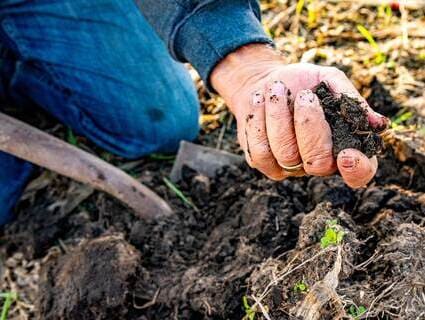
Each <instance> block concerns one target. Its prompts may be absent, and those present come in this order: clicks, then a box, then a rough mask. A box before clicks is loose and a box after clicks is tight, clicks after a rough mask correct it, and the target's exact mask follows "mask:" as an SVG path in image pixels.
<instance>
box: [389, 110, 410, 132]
mask: <svg viewBox="0 0 425 320" xmlns="http://www.w3.org/2000/svg"><path fill="white" fill-rule="evenodd" d="M412 117H413V112H411V111H406V112H402V113H400V114H397V115H395V116H394V117H393V118H392V119H391V128H393V129H395V128H397V127H399V126H401V125H402V124H403V123H404V122H406V121H407V120H409V119H411V118H412Z"/></svg>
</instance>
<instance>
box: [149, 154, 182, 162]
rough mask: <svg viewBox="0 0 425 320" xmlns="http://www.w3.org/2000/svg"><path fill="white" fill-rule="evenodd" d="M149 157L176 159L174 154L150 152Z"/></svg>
mask: <svg viewBox="0 0 425 320" xmlns="http://www.w3.org/2000/svg"><path fill="white" fill-rule="evenodd" d="M149 158H150V159H152V160H160V161H172V160H175V159H176V156H175V155H174V154H162V153H152V154H151V155H149Z"/></svg>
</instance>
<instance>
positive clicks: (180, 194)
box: [162, 177, 199, 212]
mask: <svg viewBox="0 0 425 320" xmlns="http://www.w3.org/2000/svg"><path fill="white" fill-rule="evenodd" d="M162 180H163V181H164V183H165V185H166V186H167V187H168V188H169V189H170V190H171V191H172V192H174V194H175V195H176V196H177V197H178V198H180V200H182V201H183V202H184V203H185V204H187V205H188V206H190V207H192V208H193V209H194V210H195V211H197V212H199V209H198V208H197V207H196V206H195V204H194V203H193V202H192V201H190V200H189V199H188V198H187V197H186V196H185V195H184V194H183V192H181V190H180V189H179V188H178V187H177V186H176V185H175V184H174V183H172V182H171V181H170V180H169V179H167V178H165V177H164V178H162Z"/></svg>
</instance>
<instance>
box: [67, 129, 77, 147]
mask: <svg viewBox="0 0 425 320" xmlns="http://www.w3.org/2000/svg"><path fill="white" fill-rule="evenodd" d="M66 140H67V141H68V143H70V144H72V145H73V146H77V145H78V139H77V137H76V136H75V134H74V131H72V129H71V128H69V127H68V128H67V130H66Z"/></svg>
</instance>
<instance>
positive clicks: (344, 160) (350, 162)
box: [341, 156, 356, 169]
mask: <svg viewBox="0 0 425 320" xmlns="http://www.w3.org/2000/svg"><path fill="white" fill-rule="evenodd" d="M355 165H356V160H355V159H354V158H353V157H349V156H343V157H341V166H342V167H343V168H346V169H352V168H354V166H355Z"/></svg>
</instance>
